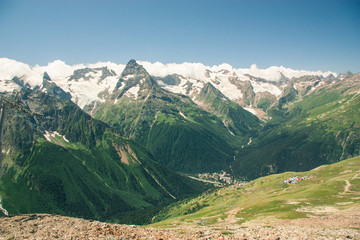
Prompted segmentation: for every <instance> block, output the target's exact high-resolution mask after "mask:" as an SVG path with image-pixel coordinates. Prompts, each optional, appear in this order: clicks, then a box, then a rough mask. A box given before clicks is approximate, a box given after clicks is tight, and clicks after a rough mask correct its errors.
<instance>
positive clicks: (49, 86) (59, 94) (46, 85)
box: [41, 72, 71, 100]
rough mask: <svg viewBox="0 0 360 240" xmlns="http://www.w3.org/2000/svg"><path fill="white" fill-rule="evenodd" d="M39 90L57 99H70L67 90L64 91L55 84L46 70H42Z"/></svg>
mask: <svg viewBox="0 0 360 240" xmlns="http://www.w3.org/2000/svg"><path fill="white" fill-rule="evenodd" d="M41 91H42V92H46V93H47V94H49V95H50V96H53V97H55V98H58V99H66V100H71V94H70V93H69V92H65V91H64V90H63V89H62V88H60V87H59V86H58V85H56V83H54V82H53V81H52V80H51V78H50V76H49V74H48V73H47V72H44V75H43V83H42V86H41Z"/></svg>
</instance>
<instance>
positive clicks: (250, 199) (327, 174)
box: [152, 157, 360, 227]
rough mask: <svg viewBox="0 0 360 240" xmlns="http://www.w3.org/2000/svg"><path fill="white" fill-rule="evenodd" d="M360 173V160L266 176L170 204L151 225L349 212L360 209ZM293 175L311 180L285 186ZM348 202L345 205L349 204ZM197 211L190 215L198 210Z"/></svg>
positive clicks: (289, 217) (209, 222)
mask: <svg viewBox="0 0 360 240" xmlns="http://www.w3.org/2000/svg"><path fill="white" fill-rule="evenodd" d="M356 174H360V157H356V158H352V159H349V160H344V161H342V162H339V163H335V164H332V165H325V166H322V167H320V168H317V169H314V170H311V171H308V172H299V173H295V172H286V173H282V174H276V175H271V176H267V177H262V178H259V179H256V180H254V181H251V182H249V183H248V184H246V185H244V186H242V187H227V188H221V189H217V190H211V191H209V192H206V193H203V194H202V195H201V196H199V197H197V198H192V199H188V200H184V201H182V202H179V203H176V204H173V205H171V206H169V207H168V208H167V209H166V210H163V211H162V212H160V213H159V214H158V215H157V216H156V218H155V220H157V221H158V220H160V221H159V222H157V223H154V224H152V226H155V227H162V226H168V225H172V224H181V222H184V221H187V222H193V223H196V222H198V221H201V220H204V219H207V220H208V221H207V223H208V225H212V224H215V223H217V222H218V219H222V220H224V219H226V218H227V217H228V216H229V215H230V213H231V211H235V212H234V213H233V214H235V217H236V221H237V223H238V224H242V223H246V222H248V221H251V220H254V219H261V218H264V217H271V218H274V219H296V218H304V217H309V216H311V215H319V214H324V215H326V214H327V213H326V212H321V211H320V212H317V210H318V209H322V208H324V207H327V208H329V207H332V208H335V209H339V210H341V209H347V208H351V207H360V200H359V197H360V191H359V190H360V181H359V179H357V178H355V179H352V178H353V177H354V176H355V175H356ZM292 176H300V177H301V176H309V178H308V179H305V180H302V181H301V183H300V184H290V185H288V184H285V183H283V180H284V179H288V178H290V177H292ZM345 180H349V181H350V183H351V184H352V186H351V187H350V191H351V192H345V193H344V191H345V186H346V182H345ZM344 203H345V204H344ZM201 205H204V207H202V208H199V209H198V210H197V211H195V212H191V213H188V214H186V213H187V212H188V211H189V210H191V209H194V206H201Z"/></svg>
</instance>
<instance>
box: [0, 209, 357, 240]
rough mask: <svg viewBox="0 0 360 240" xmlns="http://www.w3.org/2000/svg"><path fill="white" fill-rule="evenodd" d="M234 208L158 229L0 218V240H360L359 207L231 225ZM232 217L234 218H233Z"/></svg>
mask: <svg viewBox="0 0 360 240" xmlns="http://www.w3.org/2000/svg"><path fill="white" fill-rule="evenodd" d="M235 214H236V209H234V210H232V213H229V215H228V217H227V218H226V219H225V220H223V221H219V224H217V225H216V224H215V225H212V226H211V227H209V226H203V225H201V224H187V223H184V224H182V225H180V226H179V225H178V226H176V227H174V228H168V229H158V228H149V227H141V226H132V225H119V224H107V223H101V222H98V221H91V220H90V221H89V220H83V219H78V218H70V217H63V216H57V215H49V214H27V215H20V216H12V217H2V218H0V239H57V238H59V239H360V208H352V209H350V210H344V211H335V212H332V211H330V210H329V211H328V213H327V215H325V216H324V215H323V214H322V215H319V216H312V217H311V218H302V219H294V220H280V221H279V220H275V219H271V218H263V219H256V220H254V221H250V222H246V223H244V224H242V225H238V224H235V223H234V221H233V220H234V219H233V217H235ZM232 216H233V217H232Z"/></svg>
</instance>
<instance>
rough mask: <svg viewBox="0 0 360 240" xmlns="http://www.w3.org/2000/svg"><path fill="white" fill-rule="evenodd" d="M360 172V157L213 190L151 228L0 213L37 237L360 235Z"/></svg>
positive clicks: (4, 232) (16, 230)
mask: <svg viewBox="0 0 360 240" xmlns="http://www.w3.org/2000/svg"><path fill="white" fill-rule="evenodd" d="M359 174H360V158H359V157H357V158H352V159H349V160H344V161H342V162H339V163H336V164H332V165H324V166H320V167H318V168H316V169H313V170H311V171H309V172H302V173H300V172H299V173H295V172H286V173H282V174H277V175H272V176H267V177H263V178H260V179H257V180H254V181H251V182H249V183H246V184H245V185H243V186H235V185H233V186H229V187H224V188H218V189H212V190H209V191H208V192H205V193H203V194H201V195H200V196H198V197H195V198H189V199H186V200H183V201H180V202H177V203H173V204H172V205H170V206H169V207H166V208H165V209H164V210H162V211H161V212H160V213H159V214H157V215H156V217H155V218H154V219H153V221H154V222H155V223H152V224H150V225H147V226H137V225H119V224H109V223H102V222H98V221H87V220H84V219H77V218H69V217H63V216H56V215H46V214H28V215H21V216H11V217H8V218H0V222H1V224H0V234H1V236H4V237H6V238H27V237H34V238H37V239H40V238H44V237H48V238H56V237H60V236H61V237H62V238H65V239H67V238H69V239H70V238H71V237H76V238H97V239H117V238H126V239H194V238H197V239H289V238H290V239H306V238H311V239H334V238H335V239H358V238H359V237H360V231H359V228H360V222H359V219H360V178H359V177H358V176H359ZM291 176H308V177H304V178H303V179H302V180H301V181H300V183H299V184H288V183H285V182H284V179H288V178H291ZM159 220H160V221H159Z"/></svg>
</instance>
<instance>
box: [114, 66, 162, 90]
mask: <svg viewBox="0 0 360 240" xmlns="http://www.w3.org/2000/svg"><path fill="white" fill-rule="evenodd" d="M123 83H125V85H124V86H123ZM137 85H139V87H140V89H149V88H151V87H153V86H157V83H156V81H155V80H154V79H153V78H152V77H151V76H150V74H149V73H148V72H147V71H146V69H145V68H144V67H143V66H142V65H140V64H138V63H137V62H136V61H135V60H134V59H132V60H130V61H129V62H128V64H126V67H125V69H124V71H123V72H122V73H121V76H120V78H119V81H118V82H117V84H116V87H115V89H114V91H116V90H118V89H119V88H121V87H122V86H123V87H124V88H123V90H124V91H126V90H127V89H129V88H132V87H134V86H137Z"/></svg>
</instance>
